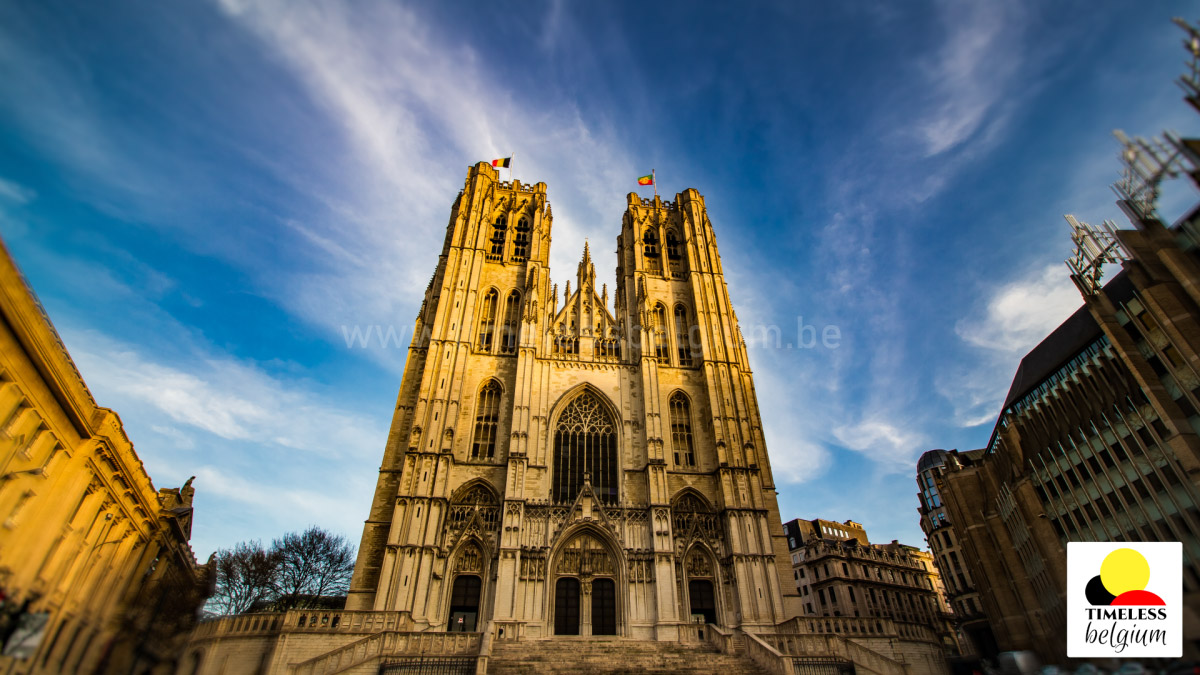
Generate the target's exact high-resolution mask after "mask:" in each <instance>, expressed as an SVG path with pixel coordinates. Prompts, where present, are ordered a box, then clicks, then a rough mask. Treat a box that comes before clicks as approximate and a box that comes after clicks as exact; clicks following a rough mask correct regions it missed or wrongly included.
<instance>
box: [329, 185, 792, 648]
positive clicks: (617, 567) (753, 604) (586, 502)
mask: <svg viewBox="0 0 1200 675" xmlns="http://www.w3.org/2000/svg"><path fill="white" fill-rule="evenodd" d="M552 222H553V219H552V216H551V209H550V204H549V202H548V201H547V198H546V184H545V183H537V184H536V185H532V186H526V185H523V184H521V182H520V181H516V180H514V181H512V182H500V181H499V179H498V174H497V172H496V171H495V170H494V169H493V168H492V167H491V166H489V165H488V164H487V163H483V162H481V163H479V164H477V165H476V166H474V167H473V168H471V169H470V171H469V174H468V176H467V180H466V185H465V186H464V187H463V190H462V192H460V193H459V195H458V198H457V199H456V200H455V202H454V206H453V207H452V208H451V213H450V222H449V225H447V227H446V239H445V243H444V244H443V245H442V253H441V256H440V257H439V258H438V264H437V269H436V271H435V272H434V274H433V279H432V281H431V282H430V284H429V287H428V289H427V290H426V291H425V301H424V304H423V305H422V306H421V311H420V313H419V314H418V316H417V321H416V331H415V334H414V338H413V342H412V345H411V346H410V348H409V352H408V361H407V364H406V366H405V369H404V376H403V380H402V382H401V385H400V394H399V397H398V399H397V402H396V410H395V414H394V416H393V419H392V426H391V431H390V433H389V435H388V441H387V447H386V449H385V451H384V456H383V462H382V466H381V467H380V469H379V482H378V484H377V487H376V489H375V497H374V501H373V503H372V505H371V512H370V516H369V519H368V520H367V521H366V525H365V526H364V528H363V536H362V543H361V546H360V548H359V555H358V562H357V566H356V567H355V571H354V579H353V582H352V583H351V587H350V594H349V598H348V600H347V604H346V609H348V610H385V611H395V612H399V613H400V620H401V623H402V624H405V625H406V626H408V627H409V629H410V630H432V631H447V630H449V631H454V630H464V631H476V630H481V629H482V627H483V623H484V622H485V621H487V620H491V621H493V622H494V624H495V626H496V627H497V628H498V630H500V631H511V632H509V633H508V636H509V637H518V636H527V637H531V638H536V637H550V636H555V635H623V636H629V637H637V638H642V639H656V640H674V639H679V637H680V634H681V631H682V630H684V627H685V626H686V625H687V624H691V623H694V622H704V623H715V624H719V625H722V626H727V627H733V626H740V627H743V628H746V629H763V628H769V627H774V625H775V624H776V623H778V622H780V621H783V620H785V619H787V618H789V617H790V616H793V615H795V614H797V613H798V612H797V611H794V610H793V607H792V605H793V603H795V601H796V600H797V598H796V596H795V590H794V589H795V586H794V585H793V584H792V583H791V580H790V579H788V578H787V577H789V576H791V561H790V559H789V558H788V554H787V550H788V549H787V545H786V542H785V540H784V536H783V531H782V527H781V524H780V518H779V512H778V506H777V504H776V500H775V490H774V488H775V484H774V480H773V479H772V477H771V467H770V462H769V460H768V458H767V449H766V444H765V442H764V439H763V431H762V421H761V419H760V417H759V411H758V402H757V399H756V397H755V393H754V380H753V377H752V375H751V373H750V364H749V361H748V359H747V355H746V348H745V344H744V342H743V340H742V337H741V334H740V332H739V329H738V325H737V317H736V315H735V314H734V311H733V307H732V306H731V305H730V302H729V293H728V291H727V289H726V285H725V278H724V275H723V273H722V271H721V259H720V256H719V255H718V253H717V242H716V237H715V235H714V233H713V227H712V224H711V223H710V222H709V219H708V215H707V213H706V211H705V207H704V198H703V197H702V196H701V195H700V194H699V193H698V192H697V191H696V190H692V189H689V190H685V191H684V192H682V193H680V194H678V195H676V199H675V201H674V202H673V203H672V202H665V201H662V200H661V199H660V198H658V197H655V198H654V199H653V200H650V199H642V198H640V197H638V195H636V194H630V195H629V198H628V207H627V209H626V211H625V215H624V218H623V220H622V224H621V233H620V235H619V236H618V237H617V254H618V263H617V270H616V288H615V290H614V293H613V297H612V307H611V310H610V306H609V293H608V288H607V286H604V287H602V289H601V290H600V292H597V290H596V273H595V268H594V266H593V264H592V261H591V256H590V254H589V251H588V248H587V246H586V245H585V246H584V250H583V257H582V259H581V260H580V262H579V268H578V271H577V273H576V281H575V285H574V287H573V288H572V285H571V284H570V283H568V284H567V285H566V288H565V291H564V292H563V293H562V295H561V296H560V295H559V290H558V288H557V286H554V285H552V284H551V281H550V268H549V260H550V234H551V232H550V230H551V225H552ZM560 301H561V304H560ZM781 580H782V581H784V582H786V583H781ZM500 634H501V635H504V633H503V632H501V633H500Z"/></svg>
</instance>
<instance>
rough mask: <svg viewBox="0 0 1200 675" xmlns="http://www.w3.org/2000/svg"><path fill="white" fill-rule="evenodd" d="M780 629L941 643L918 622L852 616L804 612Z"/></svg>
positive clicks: (928, 629)
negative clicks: (806, 614)
mask: <svg viewBox="0 0 1200 675" xmlns="http://www.w3.org/2000/svg"><path fill="white" fill-rule="evenodd" d="M775 630H776V632H778V633H802V634H828V635H841V636H846V637H895V638H901V639H904V640H915V641H918V642H933V643H938V644H940V643H941V641H940V640H939V639H938V636H937V634H936V633H934V631H933V629H932V628H930V627H928V626H926V625H924V624H919V623H909V622H905V621H895V620H893V619H882V618H871V617H849V616H801V617H796V618H793V619H788V620H787V621H784V622H783V623H780V624H778V625H777V626H776V627H775Z"/></svg>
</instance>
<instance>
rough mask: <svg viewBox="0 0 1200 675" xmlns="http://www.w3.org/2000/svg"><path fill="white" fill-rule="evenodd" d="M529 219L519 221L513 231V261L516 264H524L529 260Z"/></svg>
mask: <svg viewBox="0 0 1200 675" xmlns="http://www.w3.org/2000/svg"><path fill="white" fill-rule="evenodd" d="M530 229H531V228H530V227H529V219H528V218H521V219H520V220H518V221H517V226H516V228H514V229H513V253H512V259H513V261H514V262H524V261H525V260H526V259H527V258H529V231H530Z"/></svg>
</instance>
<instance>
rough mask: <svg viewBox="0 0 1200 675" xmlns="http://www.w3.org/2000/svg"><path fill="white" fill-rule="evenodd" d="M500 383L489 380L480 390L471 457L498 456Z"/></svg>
mask: <svg viewBox="0 0 1200 675" xmlns="http://www.w3.org/2000/svg"><path fill="white" fill-rule="evenodd" d="M501 393H503V391H502V390H501V389H500V383H499V382H497V381H495V380H488V383H487V384H485V385H483V388H482V389H480V390H479V401H478V403H477V404H476V406H475V439H474V440H473V441H472V443H471V459H492V458H493V457H495V456H496V437H497V435H498V434H499V431H500V394H501Z"/></svg>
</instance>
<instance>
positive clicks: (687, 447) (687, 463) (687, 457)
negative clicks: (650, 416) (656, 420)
mask: <svg viewBox="0 0 1200 675" xmlns="http://www.w3.org/2000/svg"><path fill="white" fill-rule="evenodd" d="M693 420H695V416H694V415H693V413H692V399H691V397H689V396H688V395H687V394H685V393H684V391H683V390H682V389H676V390H675V391H672V392H671V393H670V394H669V395H668V396H667V424H668V425H669V430H670V434H671V456H672V459H673V460H674V465H675V466H676V467H688V468H695V467H696V466H697V462H696V440H695V432H694V430H693V429H692V422H693Z"/></svg>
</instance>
